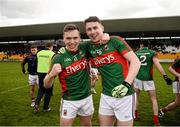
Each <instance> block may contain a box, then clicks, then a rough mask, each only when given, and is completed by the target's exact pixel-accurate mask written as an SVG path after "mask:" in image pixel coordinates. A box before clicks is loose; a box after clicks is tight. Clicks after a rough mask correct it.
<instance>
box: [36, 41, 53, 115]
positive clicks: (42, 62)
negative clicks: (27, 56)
mask: <svg viewBox="0 0 180 127" xmlns="http://www.w3.org/2000/svg"><path fill="white" fill-rule="evenodd" d="M52 50H53V43H51V42H47V43H46V44H45V49H44V50H41V51H39V52H38V53H37V72H38V77H39V90H38V95H37V98H36V102H35V107H34V109H35V112H39V105H40V102H41V98H42V97H43V96H44V95H45V96H44V106H43V111H44V112H46V111H50V107H49V103H50V99H51V96H52V92H53V86H51V87H50V88H48V89H46V88H44V82H43V80H44V78H45V76H46V74H47V72H48V71H49V69H50V65H51V59H52V57H53V56H54V54H55V53H54V52H53V51H52Z"/></svg>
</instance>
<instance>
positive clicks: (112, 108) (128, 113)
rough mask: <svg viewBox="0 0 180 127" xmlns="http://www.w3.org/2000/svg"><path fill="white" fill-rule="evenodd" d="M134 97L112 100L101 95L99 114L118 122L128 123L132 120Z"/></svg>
mask: <svg viewBox="0 0 180 127" xmlns="http://www.w3.org/2000/svg"><path fill="white" fill-rule="evenodd" d="M134 112H135V95H134V94H133V95H129V96H125V97H123V98H114V97H111V96H107V95H104V94H101V99H100V105H99V114H101V115H107V116H115V117H116V118H117V119H118V120H119V121H129V120H132V119H133V118H134Z"/></svg>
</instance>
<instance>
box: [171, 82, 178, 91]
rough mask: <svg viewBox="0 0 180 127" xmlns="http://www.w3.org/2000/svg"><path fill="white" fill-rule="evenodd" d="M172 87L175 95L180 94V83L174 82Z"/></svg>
mask: <svg viewBox="0 0 180 127" xmlns="http://www.w3.org/2000/svg"><path fill="white" fill-rule="evenodd" d="M172 87H173V93H180V81H174V82H173V84H172Z"/></svg>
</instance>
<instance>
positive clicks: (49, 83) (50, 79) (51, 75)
mask: <svg viewBox="0 0 180 127" xmlns="http://www.w3.org/2000/svg"><path fill="white" fill-rule="evenodd" d="M61 71H62V68H61V65H60V64H54V65H53V67H52V69H51V70H50V72H49V73H48V74H47V75H46V76H45V78H44V87H45V88H50V87H51V86H52V84H53V81H54V78H55V77H56V76H57V75H58V74H59V73H60V72H61Z"/></svg>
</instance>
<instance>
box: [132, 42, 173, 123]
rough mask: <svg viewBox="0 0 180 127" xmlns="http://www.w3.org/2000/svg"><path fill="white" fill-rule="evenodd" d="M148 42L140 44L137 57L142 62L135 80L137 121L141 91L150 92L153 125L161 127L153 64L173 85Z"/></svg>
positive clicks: (136, 118) (168, 82)
mask: <svg viewBox="0 0 180 127" xmlns="http://www.w3.org/2000/svg"><path fill="white" fill-rule="evenodd" d="M148 44H149V43H148V41H146V40H144V41H142V42H140V49H139V50H138V51H136V55H137V57H138V58H139V60H140V61H141V68H140V70H139V72H138V75H137V77H136V79H135V80H134V87H135V91H136V95H137V97H136V100H137V101H136V111H135V120H138V119H139V117H138V104H139V103H138V101H139V95H140V92H141V90H145V91H147V92H148V94H149V96H150V98H151V102H152V108H153V123H154V125H160V124H159V119H158V103H157V97H156V90H155V84H154V81H153V64H154V65H155V66H156V67H157V69H158V70H159V71H160V73H161V74H162V75H163V77H164V79H165V81H166V83H167V84H168V85H170V84H171V83H172V81H171V79H170V78H169V77H168V76H167V75H166V73H165V71H164V69H163V67H162V66H161V64H160V63H159V60H158V59H157V57H156V52H155V51H153V50H150V49H148Z"/></svg>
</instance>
